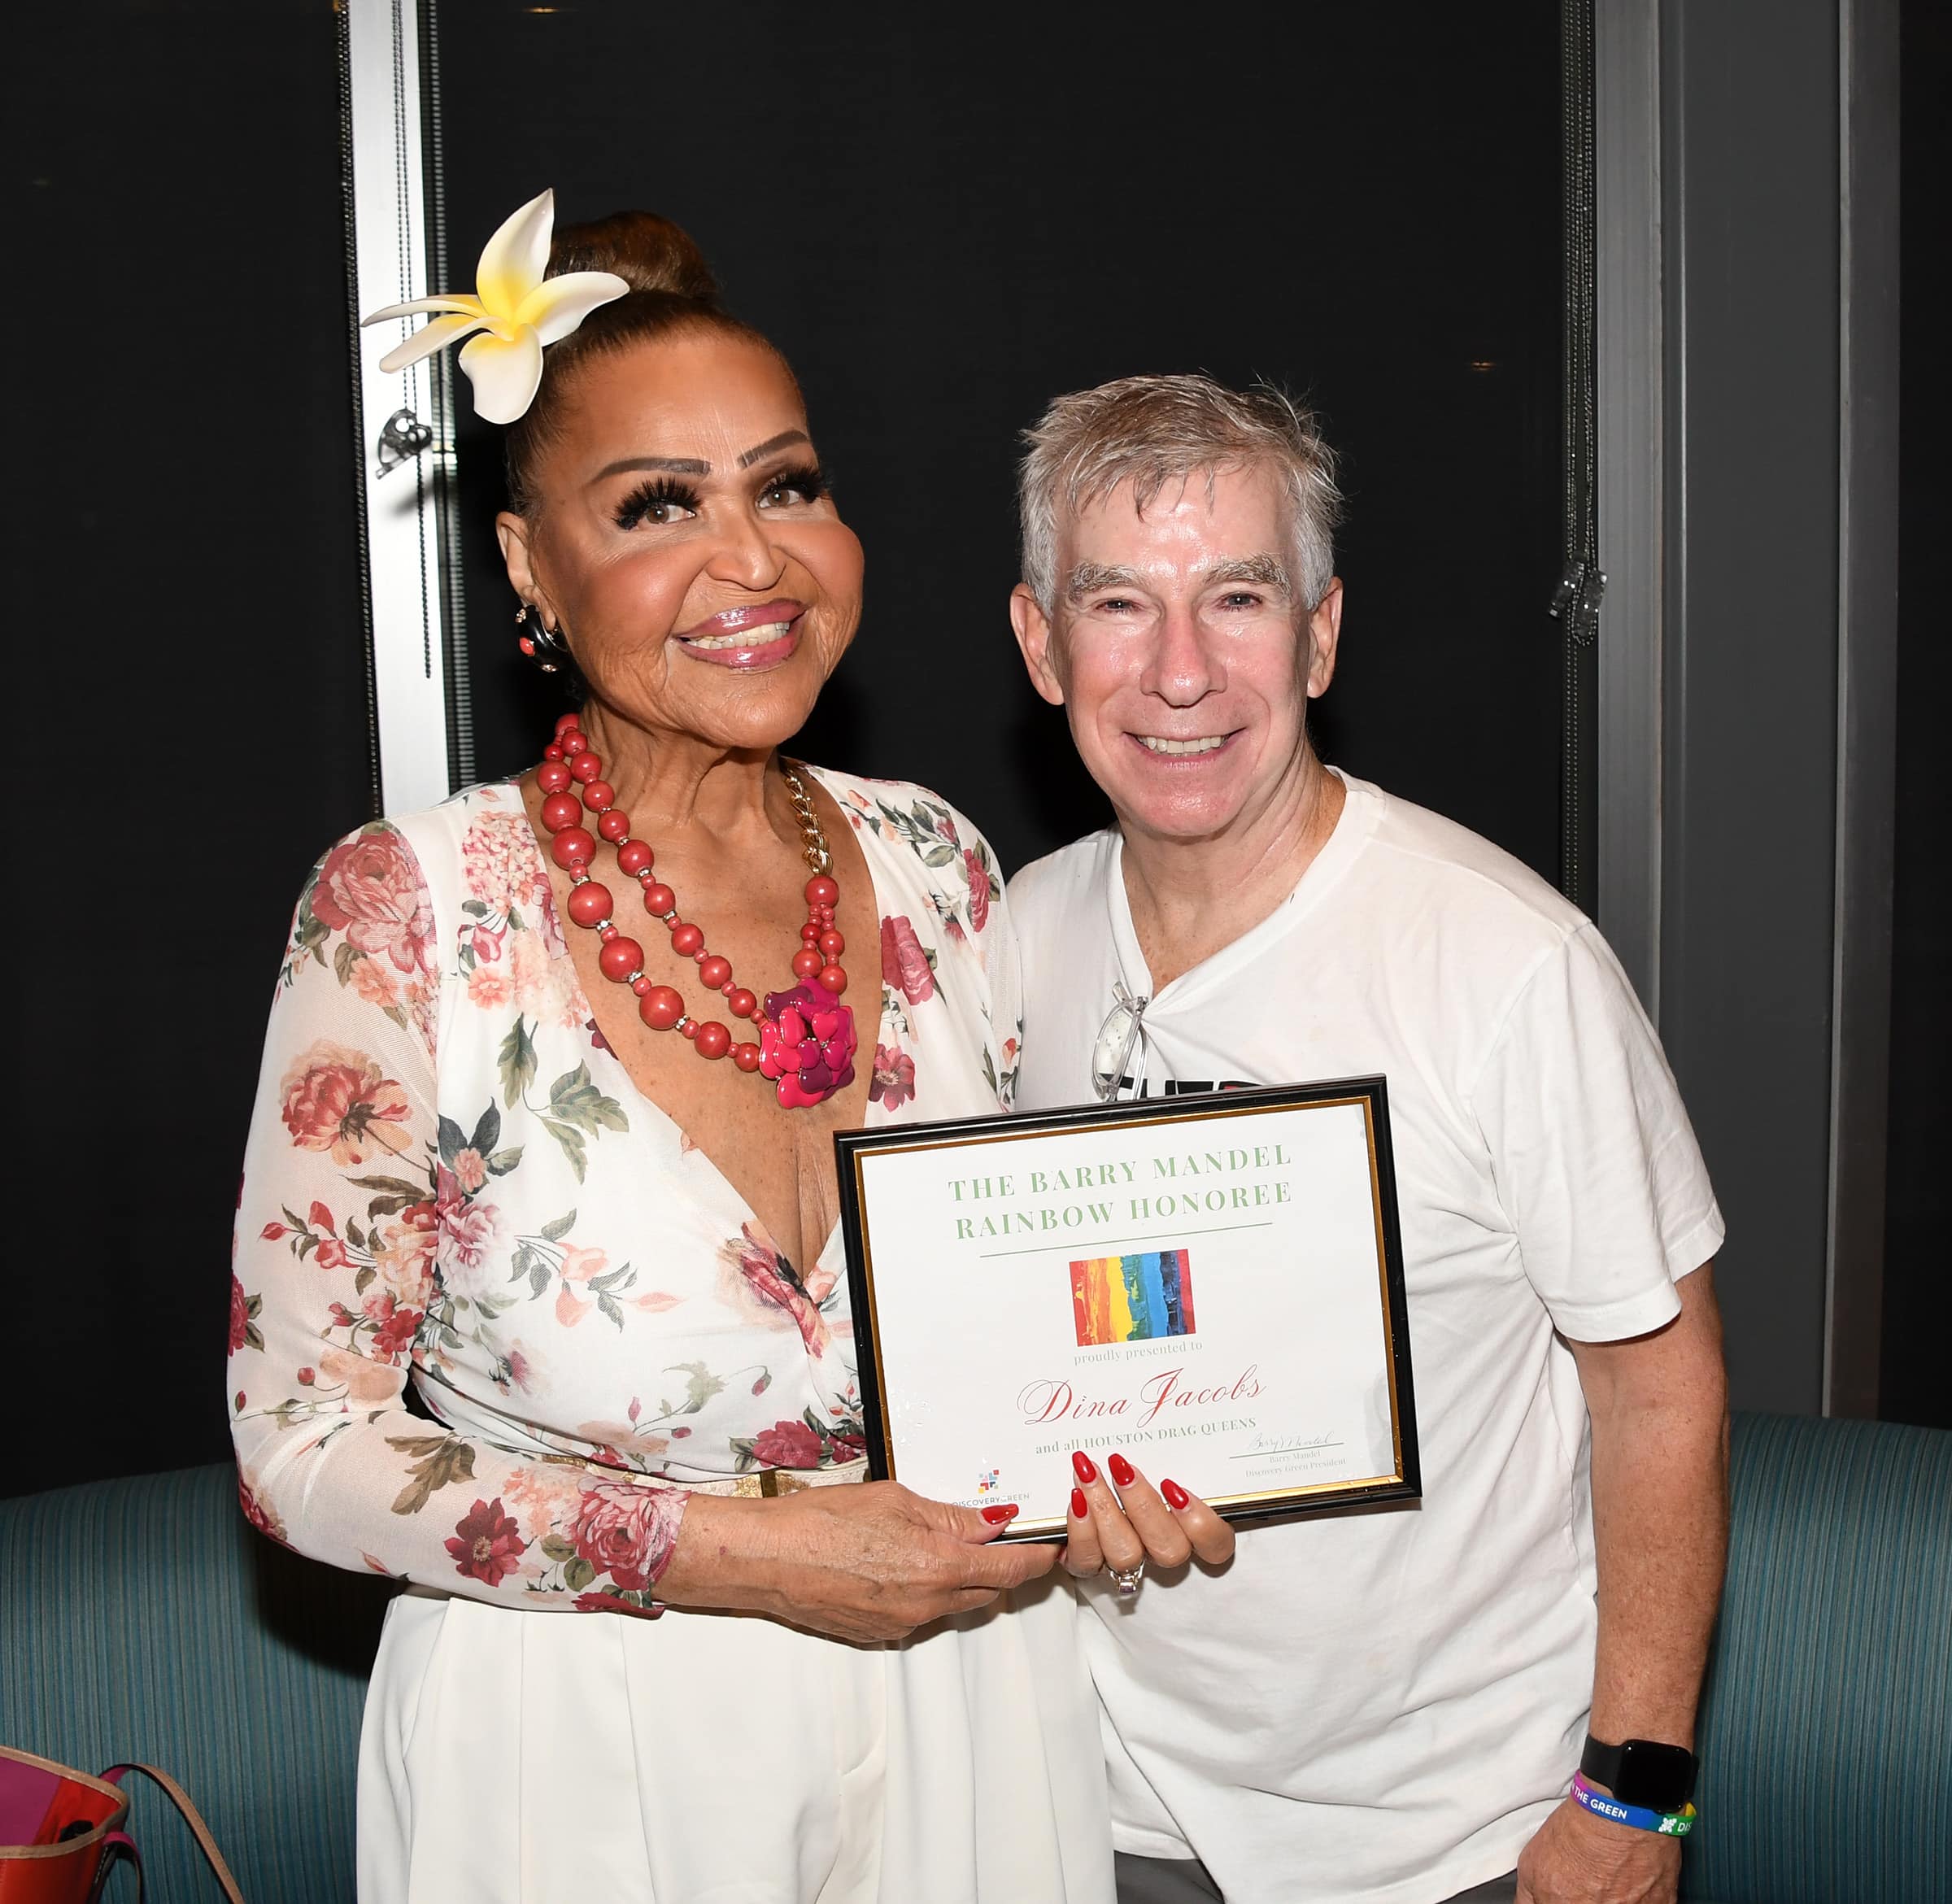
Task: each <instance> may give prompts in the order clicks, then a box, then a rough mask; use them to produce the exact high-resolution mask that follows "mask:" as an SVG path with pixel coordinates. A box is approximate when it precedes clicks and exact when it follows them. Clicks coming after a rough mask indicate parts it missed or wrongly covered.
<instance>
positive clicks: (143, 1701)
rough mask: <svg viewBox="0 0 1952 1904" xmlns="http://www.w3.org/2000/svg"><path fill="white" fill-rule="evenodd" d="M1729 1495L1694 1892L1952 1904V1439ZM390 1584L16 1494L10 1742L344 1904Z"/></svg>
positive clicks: (2, 1623)
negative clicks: (362, 1734) (164, 1795)
mask: <svg viewBox="0 0 1952 1904" xmlns="http://www.w3.org/2000/svg"><path fill="white" fill-rule="evenodd" d="M1732 1492H1733V1497H1734V1522H1733V1527H1732V1540H1731V1544H1730V1555H1729V1570H1728V1589H1727V1592H1726V1593H1725V1594H1724V1596H1723V1606H1722V1620H1721V1627H1720V1631H1719V1636H1718V1638H1717V1641H1716V1651H1715V1662H1714V1666H1713V1668H1712V1670H1711V1671H1710V1677H1709V1683H1708V1689H1707V1696H1706V1701H1705V1703H1704V1706H1703V1709H1702V1718H1701V1754H1702V1769H1701V1791H1700V1794H1699V1799H1700V1804H1701V1812H1702V1817H1703V1823H1702V1825H1701V1830H1700V1832H1699V1833H1698V1834H1697V1836H1696V1837H1695V1838H1694V1839H1693V1840H1692V1841H1690V1843H1689V1845H1688V1866H1687V1880H1686V1888H1685V1893H1684V1894H1685V1895H1686V1896H1687V1897H1688V1898H1690V1899H1692V1900H1697V1901H1701V1904H1942V1901H1944V1900H1948V1899H1952V1796H1949V1786H1952V1774H1949V1771H1948V1768H1952V1434H1942V1433H1938V1432H1936V1431H1932V1430H1930V1429H1924V1428H1901V1427H1884V1426H1879V1425H1877V1424H1874V1423H1858V1422H1823V1421H1812V1420H1806V1419H1802V1418H1791V1417H1782V1416H1767V1415H1751V1416H1738V1417H1737V1418H1736V1423H1735V1434H1734V1452H1733V1467H1732ZM1250 1538H1251V1536H1250ZM389 1592H390V1588H389V1586H388V1584H387V1583H386V1582H385V1581H382V1580H378V1579H366V1578H363V1577H361V1576H360V1575H355V1574H349V1573H341V1572H338V1571H335V1570H334V1569H332V1568H329V1567H323V1566H315V1565H313V1564H312V1563H311V1562H307V1561H303V1560H301V1559H299V1558H298V1557H297V1556H296V1555H294V1554H291V1553H285V1552H284V1551H283V1550H282V1549H279V1548H276V1547H273V1546H272V1545H271V1544H270V1543H269V1542H268V1541H267V1540H264V1539H262V1538H261V1537H260V1536H258V1535H256V1534H255V1533H253V1532H252V1531H251V1529H250V1528H249V1527H247V1526H246V1523H245V1521H244V1518H243V1516H242V1514H240V1513H239V1512H238V1510H237V1497H236V1492H235V1488H234V1484H233V1480H232V1478H231V1475H230V1471H229V1469H227V1468H222V1467H212V1468H196V1469H191V1470H186V1471H185V1472H182V1473H179V1474H168V1475H144V1476H142V1477H139V1478H137V1479H130V1480H122V1481H111V1482H106V1483H102V1484H98V1485H96V1486H93V1487H87V1488H66V1489H63V1490H61V1491H60V1492H55V1493H50V1494H40V1495H34V1496H30V1497H28V1498H26V1499H24V1500H19V1501H0V1596H3V1597H0V1744H5V1745H15V1746H20V1747H24V1748H25V1749H28V1750H29V1751H32V1752H37V1753H40V1754H42V1755H44V1756H46V1757H48V1758H58V1759H60V1760H63V1762H67V1763H68V1764H71V1765H78V1766H83V1767H88V1768H89V1769H90V1770H93V1769H95V1768H98V1767H101V1766H104V1765H107V1764H110V1763H112V1762H114V1761H115V1760H116V1759H119V1758H143V1759H148V1760H150V1761H151V1762H154V1763H156V1764H159V1765H163V1766H165V1767H168V1768H169V1769H171V1770H172V1771H175V1772H176V1773H177V1774H178V1775H180V1776H181V1778H182V1779H183V1780H184V1781H185V1784H188V1785H189V1787H190V1790H191V1791H192V1793H194V1794H195V1796H196V1797H197V1800H198V1803H199V1804H200V1805H201V1806H203V1809H204V1811H205V1813H206V1815H207V1816H208V1818H209V1819H210V1822H211V1828H213V1829H214V1830H215V1831H216V1834H217V1837H218V1840H219V1841H220V1843H221V1844H222V1845H224V1848H225V1850H226V1852H227V1853H228V1854H229V1857H230V1858H231V1861H232V1863H233V1866H234V1867H235V1868H236V1871H237V1879H238V1882H239V1883H240V1884H242V1887H243V1889H244V1893H245V1896H246V1897H247V1898H248V1899H249V1900H251V1904H340V1901H343V1904H352V1898H353V1872H352V1812H353V1778H354V1767H355V1754H356V1751H357V1747H358V1740H359V1706H360V1701H361V1698H362V1697H363V1695H364V1689H365V1680H366V1672H367V1668H368V1665H369V1663H370V1662H371V1660H372V1658H373V1648H374V1645H376V1643H377V1639H378V1635H379V1626H380V1620H381V1616H382V1614H383V1613H384V1611H385V1608H386V1597H387V1595H388V1593H389ZM133 1809H134V1815H135V1825H136V1830H137V1836H138V1837H139V1839H140V1840H141V1841H142V1843H143V1845H144V1847H145V1852H144V1856H145V1861H146V1863H147V1865H148V1867H149V1869H150V1880H151V1884H152V1894H153V1895H155V1896H156V1897H159V1898H160V1899H162V1900H163V1901H164V1904H179V1901H181V1904H191V1901H192V1900H194V1899H196V1898H198V1897H205V1896H214V1895H215V1891H214V1887H211V1886H210V1884H209V1883H208V1880H207V1879H206V1878H204V1877H203V1874H202V1872H201V1870H200V1867H198V1865H197V1864H196V1862H195V1856H194V1851H193V1850H191V1848H190V1845H189V1843H188V1841H187V1834H185V1833H184V1832H182V1831H181V1828H179V1827H178V1826H177V1825H176V1821H175V1819H173V1818H172V1817H171V1816H170V1815H168V1811H167V1809H166V1807H164V1806H162V1805H161V1803H160V1802H159V1801H155V1800H154V1798H153V1795H152V1794H151V1793H148V1792H146V1791H143V1792H138V1793H136V1794H135V1795H134V1801H133ZM917 1904H926V1900H917ZM1026 1904H1035V1901H1034V1900H1026Z"/></svg>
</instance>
